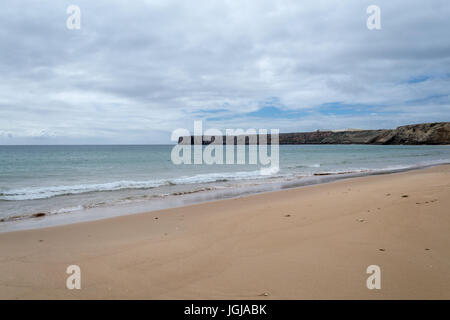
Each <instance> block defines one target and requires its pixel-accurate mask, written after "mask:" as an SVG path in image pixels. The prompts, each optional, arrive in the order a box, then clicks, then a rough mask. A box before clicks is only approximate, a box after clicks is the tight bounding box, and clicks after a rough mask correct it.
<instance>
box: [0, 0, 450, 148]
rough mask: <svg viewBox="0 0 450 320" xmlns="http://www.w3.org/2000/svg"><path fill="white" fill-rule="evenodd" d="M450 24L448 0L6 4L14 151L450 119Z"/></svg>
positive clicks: (2, 21)
mask: <svg viewBox="0 0 450 320" xmlns="http://www.w3.org/2000/svg"><path fill="white" fill-rule="evenodd" d="M71 4H76V5H78V6H79V7H80V9H81V29H80V30H69V29H68V28H67V27H66V20H67V18H68V17H69V14H67V13H66V10H67V7H68V6H69V5H71ZM371 4H376V5H378V6H380V8H381V27H382V28H381V30H368V29H367V27H366V20H367V17H368V14H367V13H366V9H367V7H368V6H369V5H371ZM449 17H450V2H449V1H448V0H431V1H425V0H420V1H419V0H417V1H416V0H404V1H398V0H396V1H392V0H389V1H388V0H371V1H365V0H345V1H341V0H339V1H338V0H329V1H321V0H311V1H300V0H292V1H288V0H285V1H275V0H270V1H262V0H254V1H243V0H233V1H220V0H205V1H197V0H191V1H181V0H179V1H169V0H146V1H144V0H141V1H112V0H95V1H94V0H72V1H65V0H40V1H34V0H2V6H1V9H0V144H74V143H89V144H91V143H99V144H101V143H113V144H114V143H117V144H122V143H168V142H170V135H171V132H172V131H173V130H174V129H176V128H187V129H190V130H191V129H192V127H193V121H194V120H203V121H204V127H214V128H219V129H225V128H244V129H246V128H257V129H259V128H267V129H270V128H279V129H280V131H281V132H292V131H310V130H315V129H340V128H364V129H375V128H394V127H396V126H398V125H403V124H410V123H419V122H433V121H450V97H449V94H450V90H449V88H450V19H449Z"/></svg>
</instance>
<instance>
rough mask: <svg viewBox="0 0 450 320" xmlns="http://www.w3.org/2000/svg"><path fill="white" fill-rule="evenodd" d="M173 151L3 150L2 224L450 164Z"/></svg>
mask: <svg viewBox="0 0 450 320" xmlns="http://www.w3.org/2000/svg"><path fill="white" fill-rule="evenodd" d="M172 148H173V146H168V145H145V146H137V145H133V146H0V219H1V218H3V219H6V220H8V219H17V218H19V217H20V218H26V217H28V216H30V215H31V214H34V213H37V212H45V213H46V214H48V215H53V214H61V213H68V212H71V213H76V212H79V211H83V210H86V209H89V208H97V207H102V208H104V209H105V210H108V208H112V207H114V206H116V205H122V204H124V203H133V202H142V203H144V204H145V209H147V210H151V209H152V200H154V199H157V198H161V197H168V196H170V197H171V198H169V200H168V201H173V200H170V199H173V197H174V196H177V195H182V194H189V193H192V192H213V191H214V190H224V189H227V188H233V189H236V188H239V187H240V186H247V185H255V184H265V183H273V182H274V181H287V180H289V181H292V180H298V181H302V179H306V178H311V177H314V174H317V173H330V174H337V173H343V172H365V173H375V172H379V171H383V170H384V171H389V170H398V169H405V168H412V167H420V166H427V165H434V164H438V163H447V162H450V146H372V145H370V146H369V145H295V146H291V145H282V146H280V154H279V160H280V170H279V172H277V173H274V174H272V175H261V174H260V166H259V165H248V164H247V165H236V164H235V165H206V164H204V165H175V164H173V163H172V161H171V157H170V155H171V151H172Z"/></svg>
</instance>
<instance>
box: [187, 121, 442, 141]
mask: <svg viewBox="0 0 450 320" xmlns="http://www.w3.org/2000/svg"><path fill="white" fill-rule="evenodd" d="M203 138H204V139H203V144H209V143H211V141H214V137H203ZM242 138H243V139H242V140H241V141H239V139H237V138H236V137H234V143H235V144H238V143H239V144H243V143H245V144H249V143H254V142H252V141H254V140H256V143H259V141H258V139H257V138H256V139H255V137H249V136H246V137H242ZM268 138H269V139H268V143H270V137H268ZM225 141H226V139H225V137H223V143H224V144H225ZM189 142H190V143H191V144H194V137H193V136H191V137H180V139H179V141H178V143H187V144H189ZM279 143H280V144H382V145H387V144H405V145H420V144H432V145H438V144H440V145H443V144H450V122H435V123H421V124H413V125H407V126H401V127H397V128H396V129H381V130H359V131H353V130H352V131H338V132H334V131H313V132H297V133H280V136H279Z"/></svg>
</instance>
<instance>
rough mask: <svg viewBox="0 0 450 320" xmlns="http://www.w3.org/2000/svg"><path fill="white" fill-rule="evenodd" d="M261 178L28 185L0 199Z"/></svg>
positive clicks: (224, 175) (235, 175)
mask: <svg viewBox="0 0 450 320" xmlns="http://www.w3.org/2000/svg"><path fill="white" fill-rule="evenodd" d="M269 175H270V174H269ZM261 178H267V176H262V175H261V173H260V171H258V170H256V171H241V172H221V173H206V174H198V175H193V176H185V177H179V178H175V179H168V180H148V181H115V182H108V183H97V184H78V185H62V186H48V187H39V188H36V187H30V188H21V189H12V190H4V191H3V192H1V193H0V200H6V201H19V200H36V199H47V198H52V197H56V196H62V195H74V194H81V193H88V192H100V191H118V190H126V189H151V188H156V187H160V186H165V185H181V184H199V183H210V182H222V181H235V180H248V179H261Z"/></svg>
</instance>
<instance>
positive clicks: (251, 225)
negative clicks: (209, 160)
mask: <svg viewBox="0 0 450 320" xmlns="http://www.w3.org/2000/svg"><path fill="white" fill-rule="evenodd" d="M449 208H450V166H449V165H445V166H437V167H433V168H428V169H423V170H417V171H410V172H402V173H394V174H387V175H376V176H367V177H361V178H354V179H348V180H342V181H337V182H333V183H328V184H322V185H315V186H308V187H302V188H297V189H288V190H283V191H277V192H271V193H264V194H257V195H253V196H248V197H243V198H236V199H228V200H220V201H214V202H208V203H203V204H197V205H192V206H188V207H182V208H175V209H169V210H162V211H154V212H149V213H143V214H135V215H128V216H123V217H117V218H111V219H105V220H99V221H93V222H85V223H77V224H71V225H65V226H59V227H52V228H45V229H37V230H28V231H17V232H9V233H2V234H0V298H1V299H29V298H31V299H54V298H55V299H81V298H87V299H102V298H106V299H119V298H120V299H130V298H137V299H450V232H449V230H450V211H449ZM69 265H79V266H80V268H81V279H82V280H81V283H82V288H81V290H68V289H67V288H66V278H67V277H68V275H67V274H66V268H67V267H68V266H69ZM369 265H378V266H379V267H380V269H381V289H380V290H376V289H375V290H369V289H367V287H366V279H367V278H368V277H369V274H367V273H366V268H367V267H368V266H369Z"/></svg>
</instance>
